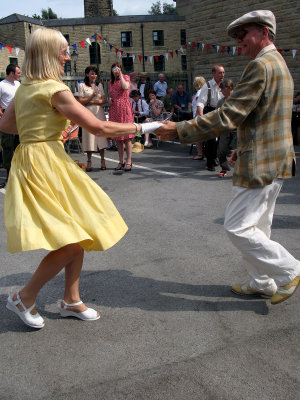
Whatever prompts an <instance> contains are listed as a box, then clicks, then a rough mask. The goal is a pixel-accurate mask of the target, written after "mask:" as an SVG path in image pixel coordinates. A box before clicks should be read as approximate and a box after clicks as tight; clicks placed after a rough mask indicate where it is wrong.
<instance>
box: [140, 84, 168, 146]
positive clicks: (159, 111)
mask: <svg viewBox="0 0 300 400" xmlns="http://www.w3.org/2000/svg"><path fill="white" fill-rule="evenodd" d="M149 98H150V102H149V116H150V117H149V119H148V120H147V122H148V121H149V122H153V121H162V120H163V111H164V103H163V102H162V101H160V100H159V99H158V98H157V97H156V93H155V91H154V90H150V91H149ZM152 145H153V144H152V140H151V136H150V133H145V144H144V146H145V147H152Z"/></svg>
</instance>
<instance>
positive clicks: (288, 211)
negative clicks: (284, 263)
mask: <svg viewBox="0 0 300 400" xmlns="http://www.w3.org/2000/svg"><path fill="white" fill-rule="evenodd" d="M296 151H297V155H298V158H299V156H300V148H299V147H297V148H296ZM72 157H73V158H74V159H76V158H78V156H77V155H76V154H73V155H72ZM106 157H107V158H108V160H107V166H108V170H107V171H100V169H99V166H100V164H99V159H98V158H94V159H93V160H94V166H95V167H96V168H95V170H94V171H93V172H91V173H89V174H90V176H91V177H92V179H94V180H95V181H96V182H97V183H99V185H101V186H102V188H103V189H104V190H105V191H106V192H107V193H108V194H109V195H110V197H111V198H112V199H113V201H114V202H115V204H116V205H117V207H118V209H119V210H120V212H121V214H122V215H123V217H124V219H125V220H126V222H127V224H128V226H129V232H128V234H127V235H126V236H125V238H124V239H123V240H122V241H120V243H118V244H117V245H116V246H115V247H114V248H113V249H111V250H109V251H107V252H104V253H96V252H92V253H89V254H86V257H85V263H84V271H83V273H82V279H81V292H82V298H83V299H84V300H85V302H86V303H87V304H88V305H89V306H93V307H95V308H96V309H98V310H99V311H100V312H101V319H100V320H99V321H97V322H91V323H83V322H80V321H78V320H75V319H68V320H66V319H61V318H59V315H58V312H57V307H56V303H57V301H58V299H60V298H61V295H62V292H63V276H62V275H59V276H58V277H57V278H56V279H54V280H53V281H51V282H50V283H49V284H48V285H46V286H45V287H44V288H43V290H42V291H41V293H40V295H39V297H38V302H37V303H38V308H39V310H40V312H41V314H42V315H43V316H44V318H45V320H46V325H45V327H44V328H43V329H42V330H40V331H32V330H31V329H27V328H26V327H24V326H23V325H22V323H21V322H20V321H19V320H18V319H17V317H16V316H15V315H14V314H12V313H10V312H8V311H6V309H5V303H6V297H7V295H8V294H9V293H11V292H13V291H14V290H16V289H18V288H20V287H21V286H22V285H23V284H24V283H25V282H26V281H27V279H28V278H29V277H30V274H31V273H32V272H33V271H34V269H35V268H36V266H37V264H38V263H39V261H40V259H41V257H42V256H43V255H44V254H46V253H45V252H44V251H34V252H28V253H24V254H15V255H11V254H8V253H7V252H6V250H5V244H6V237H5V231H4V224H3V218H1V224H0V233H1V242H0V251H1V253H0V254H1V270H0V310H1V319H0V354H1V358H0V360H1V361H0V362H1V372H0V374H1V377H0V399H1V400H10V399H13V400H32V399H39V400H44V399H45V400H46V399H47V400H48V399H51V400H52V399H54V400H60V399H64V400H71V399H72V400H85V399H89V400H94V399H95V400H96V399H97V400H98V399H101V400H115V399H116V400H122V399H126V400H127V399H134V400H142V399H149V400H150V399H151V400H156V399H157V400H158V399H159V400H169V399H170V400H177V399H178V400H194V399H195V400H199V399H201V400H208V399H209V400H227V399H228V400H241V399H243V400H254V399H255V400H256V399H259V400H277V399H278V400H279V399H285V400H289V399H293V400H299V399H300V363H299V359H300V346H299V341H300V333H299V332H300V331H299V327H300V324H299V320H300V312H299V308H300V307H299V306H300V291H299V292H298V293H297V294H295V296H293V297H292V298H291V299H289V300H288V301H286V302H284V303H282V304H279V305H277V306H271V305H270V303H269V301H265V300H262V299H260V298H249V299H245V298H241V297H238V296H235V295H234V294H233V293H231V291H230V285H231V284H232V283H234V282H241V281H243V280H244V278H245V272H244V268H243V261H242V258H241V256H240V254H239V253H238V252H237V251H236V250H235V249H234V248H233V246H232V245H231V243H230V242H229V240H228V238H227V237H226V236H225V234H224V232H223V228H222V223H223V216H224V210H225V207H226V204H227V202H228V201H229V199H230V198H231V189H232V186H231V177H230V176H229V177H226V178H224V179H219V178H218V177H217V174H214V173H211V172H208V171H206V170H205V169H204V162H199V161H192V160H191V157H190V155H189V153H188V148H183V147H181V146H180V145H178V144H168V143H163V144H162V145H161V146H160V147H159V149H157V150H156V149H155V150H145V151H144V152H142V153H137V154H135V155H134V168H133V170H132V172H131V173H123V174H119V175H116V174H114V171H113V168H114V167H115V166H116V165H117V163H116V159H117V154H116V152H106ZM79 158H80V159H82V161H85V157H83V156H80V157H79ZM3 176H4V171H3V170H1V171H0V178H1V177H3ZM299 177H300V175H298V177H297V178H296V179H293V180H289V181H287V182H286V183H285V185H284V188H283V191H282V192H281V194H280V196H279V199H278V203H277V206H276V210H275V217H274V224H273V233H272V237H273V238H274V240H279V241H280V242H281V243H282V244H283V245H284V246H285V247H287V248H288V249H289V250H290V251H291V252H292V253H293V254H294V255H295V256H296V257H297V258H299V259H300V233H299V232H300V218H299V217H300V209H299V199H300V191H299V183H300V178H299ZM3 201H4V193H3V191H2V193H0V208H1V210H0V212H1V214H0V215H3ZM82 207H84V203H83V204H82Z"/></svg>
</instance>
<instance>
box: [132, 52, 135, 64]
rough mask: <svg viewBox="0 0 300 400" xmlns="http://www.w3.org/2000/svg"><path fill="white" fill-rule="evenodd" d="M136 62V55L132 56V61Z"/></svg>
mask: <svg viewBox="0 0 300 400" xmlns="http://www.w3.org/2000/svg"><path fill="white" fill-rule="evenodd" d="M134 60H135V54H132V61H133V62H134Z"/></svg>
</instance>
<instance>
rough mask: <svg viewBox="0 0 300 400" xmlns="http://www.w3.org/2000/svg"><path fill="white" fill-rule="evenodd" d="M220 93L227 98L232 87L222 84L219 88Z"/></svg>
mask: <svg viewBox="0 0 300 400" xmlns="http://www.w3.org/2000/svg"><path fill="white" fill-rule="evenodd" d="M221 93H222V95H223V96H224V97H225V99H227V97H229V96H230V95H231V93H232V88H231V87H230V86H224V87H222V88H221Z"/></svg>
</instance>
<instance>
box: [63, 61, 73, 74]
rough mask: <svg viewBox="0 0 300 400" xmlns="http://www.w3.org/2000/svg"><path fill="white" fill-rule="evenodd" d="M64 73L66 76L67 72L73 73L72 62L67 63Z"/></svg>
mask: <svg viewBox="0 0 300 400" xmlns="http://www.w3.org/2000/svg"><path fill="white" fill-rule="evenodd" d="M64 72H65V74H66V73H67V72H71V61H67V62H66V63H65V67H64Z"/></svg>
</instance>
